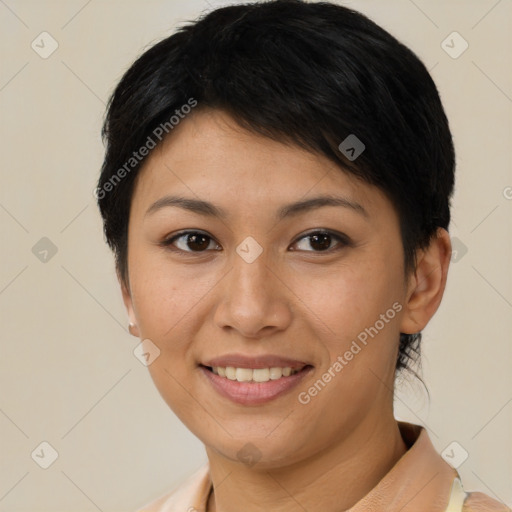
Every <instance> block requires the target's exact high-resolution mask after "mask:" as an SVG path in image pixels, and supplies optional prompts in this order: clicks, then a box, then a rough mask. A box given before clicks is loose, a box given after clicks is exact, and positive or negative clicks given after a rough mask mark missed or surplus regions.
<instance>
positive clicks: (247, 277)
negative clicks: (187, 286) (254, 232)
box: [214, 253, 292, 338]
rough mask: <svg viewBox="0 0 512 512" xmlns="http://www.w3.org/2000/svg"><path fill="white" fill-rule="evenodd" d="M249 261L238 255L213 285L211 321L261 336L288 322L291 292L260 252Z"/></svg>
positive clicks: (284, 326)
mask: <svg viewBox="0 0 512 512" xmlns="http://www.w3.org/2000/svg"><path fill="white" fill-rule="evenodd" d="M264 254H265V253H263V254H262V255H260V256H259V257H258V258H257V259H256V260H255V261H253V262H252V263H248V262H247V261H244V260H243V259H242V258H241V257H239V256H238V255H235V257H234V258H233V267H232V269H231V271H230V272H229V273H228V274H227V275H226V277H225V279H223V280H222V283H223V284H222V286H221V287H219V288H218V289H217V292H218V297H219V302H218V305H217V308H216V311H215V316H214V319H215V324H216V325H217V326H218V327H220V328H221V329H223V330H235V331H237V332H238V333H239V334H240V335H241V336H243V337H245V338H261V337H262V336H267V335H269V334H271V333H274V332H278V331H281V330H285V329H286V328H287V327H288V325H289V324H290V322H291V318H292V311H291V295H292V294H291V292H290V290H289V288H288V287H287V286H286V285H285V284H284V283H283V281H282V280H281V279H280V278H279V277H278V276H277V272H276V271H275V270H274V269H272V268H271V267H270V266H269V265H268V262H267V260H266V258H265V256H264Z"/></svg>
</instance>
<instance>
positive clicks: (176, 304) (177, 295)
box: [130, 254, 216, 348]
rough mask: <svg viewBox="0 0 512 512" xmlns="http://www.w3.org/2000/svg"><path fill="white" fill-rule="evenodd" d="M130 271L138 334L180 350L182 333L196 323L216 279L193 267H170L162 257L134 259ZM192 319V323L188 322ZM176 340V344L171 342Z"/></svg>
mask: <svg viewBox="0 0 512 512" xmlns="http://www.w3.org/2000/svg"><path fill="white" fill-rule="evenodd" d="M134 261H137V264H136V265H134V267H133V268H132V269H131V272H130V281H131V287H132V298H133V302H134V308H135V311H136V314H137V318H138V322H139V327H140V329H141V335H142V336H144V337H147V338H150V339H154V340H155V341H159V342H161V343H162V344H164V341H165V344H164V346H165V347H169V348H170V347H179V346H181V345H183V343H179V340H180V339H181V340H183V336H182V333H183V330H184V329H185V330H187V329H192V328H193V327H194V325H195V324H196V323H197V314H198V311H199V310H200V303H201V300H202V299H203V298H204V297H205V296H206V295H207V294H208V292H209V291H210V290H212V288H213V287H214V285H215V283H216V279H215V278H214V277H215V276H212V275H209V273H208V272H205V271H202V272H200V271H198V270H197V266H195V265H190V266H187V265H181V266H178V265H170V264H169V262H167V261H165V258H159V257H158V258H155V257H148V256H146V257H145V256H144V255H143V254H141V255H140V257H139V258H137V256H136V255H134ZM192 317H193V319H194V321H193V322H192V321H191V318H192ZM174 339H176V341H178V343H172V341H173V340H174Z"/></svg>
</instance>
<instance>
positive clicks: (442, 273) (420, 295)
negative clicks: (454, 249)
mask: <svg viewBox="0 0 512 512" xmlns="http://www.w3.org/2000/svg"><path fill="white" fill-rule="evenodd" d="M450 258H451V242H450V236H449V234H448V232H447V231H446V230H445V229H442V228H439V229H438V230H437V234H436V236H435V237H434V238H432V240H431V242H430V244H429V246H428V248H426V249H423V250H420V251H419V252H418V254H417V263H416V269H415V271H414V274H413V275H411V277H410V280H409V287H408V290H407V296H406V300H405V305H404V306H405V307H404V314H403V316H402V322H401V326H400V332H403V333H406V334H414V333H417V332H420V331H421V330H423V329H424V327H425V326H426V325H427V324H428V322H429V321H430V319H431V318H432V317H433V316H434V313H435V312H436V311H437V309H438V307H439V305H440V304H441V299H442V298H443V294H444V290H445V287H446V279H447V276H448V267H449V265H450Z"/></svg>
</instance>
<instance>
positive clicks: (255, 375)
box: [212, 366, 299, 382]
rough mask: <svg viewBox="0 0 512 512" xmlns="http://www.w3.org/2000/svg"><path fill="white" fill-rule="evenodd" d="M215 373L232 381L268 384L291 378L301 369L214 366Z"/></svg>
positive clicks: (287, 367)
mask: <svg viewBox="0 0 512 512" xmlns="http://www.w3.org/2000/svg"><path fill="white" fill-rule="evenodd" d="M212 371H213V373H216V374H217V375H220V376H221V377H226V378H228V379H230V380H237V381H238V382H249V381H254V382H267V381H269V380H276V379H280V378H281V377H289V376H290V375H293V374H294V373H297V372H298V371H299V369H297V368H294V369H293V370H292V368H290V367H289V366H286V367H285V368H279V367H273V368H254V369H252V368H234V367H233V366H228V367H223V366H214V367H212Z"/></svg>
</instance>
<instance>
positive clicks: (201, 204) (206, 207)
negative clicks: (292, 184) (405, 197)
mask: <svg viewBox="0 0 512 512" xmlns="http://www.w3.org/2000/svg"><path fill="white" fill-rule="evenodd" d="M324 206H339V207H343V208H349V209H351V210H353V211H355V212H356V213H358V214H360V215H363V216H364V217H368V212H367V211H366V210H365V209H364V208H363V206H362V205H360V204H359V203H357V202H355V201H352V200H350V199H348V198H345V197H340V196H330V195H328V196H319V197H313V198H311V199H305V200H303V201H297V202H295V203H291V204H288V205H285V206H283V207H281V208H280V209H279V210H278V211H277V215H276V218H277V219H278V220H282V219H284V218H286V217H292V216H295V215H299V214H301V213H306V212H309V211H311V210H314V209H317V208H321V207H324ZM167 207H178V208H183V209H185V210H188V211H190V212H193V213H197V214H199V215H204V216H208V217H218V218H220V219H226V218H227V217H228V213H227V212H226V210H224V209H223V208H220V207H218V206H215V205H214V204H212V203H209V202H207V201H202V200H200V199H192V198H187V197H180V196H164V197H162V198H160V199H158V200H157V201H155V202H154V203H153V204H152V205H151V206H150V207H149V208H148V209H147V211H146V214H145V215H146V216H148V215H151V214H152V213H155V212H157V211H158V210H161V209H162V208H167Z"/></svg>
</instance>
